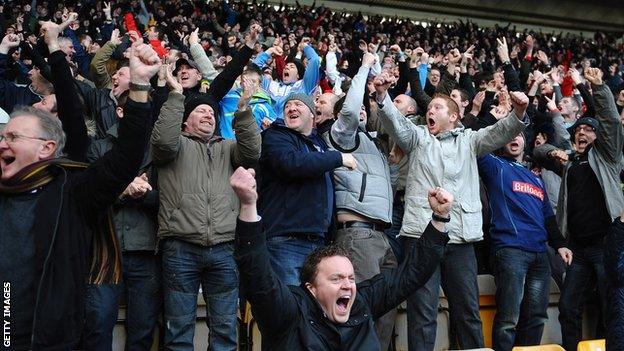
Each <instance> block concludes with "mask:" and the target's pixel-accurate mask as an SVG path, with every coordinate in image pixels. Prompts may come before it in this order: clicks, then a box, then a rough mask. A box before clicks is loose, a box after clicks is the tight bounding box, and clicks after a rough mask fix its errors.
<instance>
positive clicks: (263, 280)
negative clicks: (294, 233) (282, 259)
mask: <svg viewBox="0 0 624 351" xmlns="http://www.w3.org/2000/svg"><path fill="white" fill-rule="evenodd" d="M234 259H235V260H236V265H237V267H238V272H239V273H240V283H241V291H243V294H244V296H245V298H246V299H247V300H249V302H250V304H251V311H252V313H253V316H254V318H255V319H256V320H257V321H258V327H259V328H260V332H261V333H262V335H264V336H269V338H270V337H271V336H273V335H276V334H279V333H283V332H284V331H285V330H288V329H289V328H290V327H291V326H292V325H293V324H294V321H295V319H296V318H297V311H298V309H297V306H298V304H297V301H296V299H295V297H294V295H293V293H292V292H291V291H290V289H289V288H288V287H287V286H286V285H285V284H284V283H282V282H281V281H280V280H279V279H278V278H277V276H276V275H275V272H274V271H273V269H272V268H271V263H270V262H269V251H268V249H267V246H266V239H265V234H264V233H263V232H262V224H261V222H243V221H241V220H237V223H236V248H235V250H234Z"/></svg>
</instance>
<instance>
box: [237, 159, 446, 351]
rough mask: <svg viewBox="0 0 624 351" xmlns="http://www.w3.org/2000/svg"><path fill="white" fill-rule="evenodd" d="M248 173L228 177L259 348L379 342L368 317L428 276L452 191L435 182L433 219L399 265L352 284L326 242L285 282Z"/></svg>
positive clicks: (347, 268)
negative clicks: (294, 281) (296, 279)
mask: <svg viewBox="0 0 624 351" xmlns="http://www.w3.org/2000/svg"><path fill="white" fill-rule="evenodd" d="M254 176H255V172H254V171H253V170H252V169H249V170H245V169H243V168H239V169H237V170H236V172H234V174H233V175H232V177H231V178H230V184H231V185H232V188H233V189H234V191H235V192H236V195H237V196H238V198H239V199H240V203H241V208H240V214H239V217H238V223H237V227H236V251H235V258H236V263H237V265H238V270H239V272H240V277H241V287H242V289H243V291H244V295H245V297H246V298H247V299H248V300H249V302H250V303H251V309H252V312H253V315H254V318H255V319H256V320H257V321H258V327H259V328H260V332H261V333H262V349H263V350H288V351H292V350H342V351H346V350H359V351H367V350H379V348H380V344H379V339H378V338H377V334H376V333H375V325H374V321H375V319H377V318H379V317H381V316H382V315H384V314H385V313H386V312H388V311H389V310H391V309H393V308H395V307H397V306H398V305H399V304H400V303H401V301H403V300H405V299H406V298H407V297H408V296H409V295H410V294H411V293H413V292H414V291H416V290H417V289H418V288H419V287H421V286H422V285H424V284H425V283H426V282H427V280H429V278H430V276H431V274H432V273H433V271H434V270H435V268H436V267H437V265H438V264H439V262H440V258H441V257H442V253H443V251H444V247H445V245H446V243H447V241H448V235H447V234H446V233H445V224H444V223H445V222H447V221H448V219H449V211H450V208H451V204H452V202H453V196H452V195H451V194H449V193H448V192H446V191H445V190H443V189H441V188H436V189H431V190H430V191H429V205H430V206H431V209H432V210H433V219H432V220H431V223H430V224H429V226H428V227H427V229H426V230H425V232H424V234H423V236H422V237H421V238H420V239H417V240H416V239H414V240H415V241H416V242H415V245H413V246H412V247H413V249H412V250H411V251H408V252H406V258H405V260H404V261H403V263H402V264H401V265H400V266H399V267H398V268H397V269H394V270H389V271H385V272H382V273H380V274H378V275H376V276H375V277H373V278H371V279H368V280H365V281H362V282H361V283H359V284H357V285H356V284H355V275H354V270H353V266H352V264H351V261H350V260H349V258H348V253H347V252H346V251H345V250H344V249H342V248H340V247H338V246H333V245H332V246H328V247H325V248H320V249H318V250H316V251H314V252H313V253H312V254H310V255H309V256H308V258H307V259H306V261H305V263H304V265H303V267H302V269H301V281H302V284H301V285H300V286H287V285H286V284H284V283H283V282H282V281H281V280H280V279H278V278H277V277H276V275H275V272H274V271H273V269H272V268H271V264H270V261H269V252H268V250H267V247H266V238H265V235H264V233H263V232H262V223H261V221H260V217H259V216H258V212H257V209H256V201H257V198H258V194H257V193H256V181H255V179H254Z"/></svg>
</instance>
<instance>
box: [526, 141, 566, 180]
mask: <svg viewBox="0 0 624 351" xmlns="http://www.w3.org/2000/svg"><path fill="white" fill-rule="evenodd" d="M555 150H558V149H557V148H556V147H555V146H553V145H550V144H542V145H540V146H538V147H536V148H535V149H533V159H535V161H537V162H538V163H539V164H540V165H541V166H543V167H544V168H546V169H548V170H550V171H553V172H555V173H557V174H558V175H559V176H560V177H562V176H563V172H564V170H565V167H564V166H563V165H562V164H560V163H559V162H556V161H555V160H553V159H551V158H550V156H548V154H549V153H550V152H551V151H555Z"/></svg>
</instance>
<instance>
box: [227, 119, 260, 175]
mask: <svg viewBox="0 0 624 351" xmlns="http://www.w3.org/2000/svg"><path fill="white" fill-rule="evenodd" d="M233 127H234V132H235V133H234V135H235V137H236V145H235V146H234V147H232V149H231V150H232V151H231V152H232V163H233V164H232V166H234V169H236V168H238V167H239V166H242V167H245V168H249V167H254V166H256V165H257V164H258V160H259V159H260V144H261V142H262V141H261V139H260V132H259V131H258V125H257V124H256V120H255V119H254V117H253V115H252V113H251V109H249V108H248V109H246V110H244V111H236V112H235V113H234V126H233Z"/></svg>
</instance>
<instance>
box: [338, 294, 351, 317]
mask: <svg viewBox="0 0 624 351" xmlns="http://www.w3.org/2000/svg"><path fill="white" fill-rule="evenodd" d="M350 300H351V296H348V295H347V296H342V297H340V298H338V300H337V301H336V305H337V306H338V311H339V312H341V313H346V312H347V306H349V301H350Z"/></svg>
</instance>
